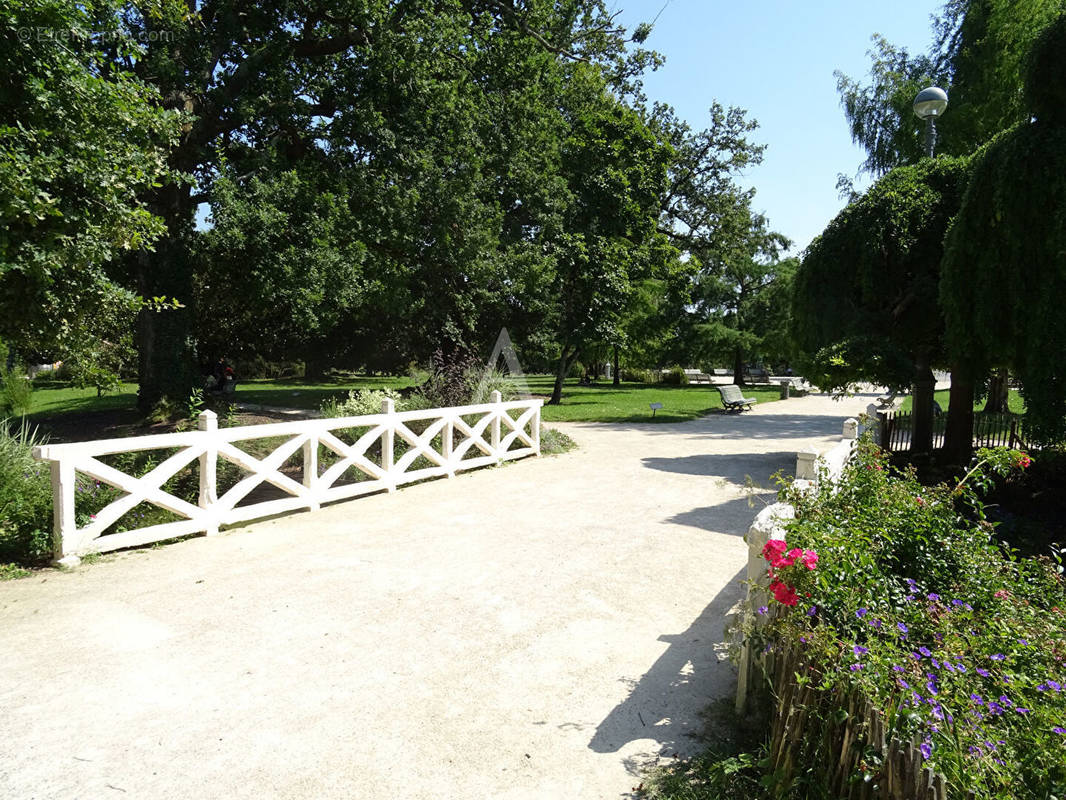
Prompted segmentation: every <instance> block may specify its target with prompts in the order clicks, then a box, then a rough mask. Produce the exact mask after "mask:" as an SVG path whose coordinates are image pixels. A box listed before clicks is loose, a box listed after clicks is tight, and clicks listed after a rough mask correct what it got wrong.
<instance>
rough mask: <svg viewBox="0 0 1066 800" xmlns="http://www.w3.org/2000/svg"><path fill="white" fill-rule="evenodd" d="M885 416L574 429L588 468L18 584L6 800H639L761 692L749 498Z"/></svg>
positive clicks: (3, 683) (6, 628)
mask: <svg viewBox="0 0 1066 800" xmlns="http://www.w3.org/2000/svg"><path fill="white" fill-rule="evenodd" d="M868 402H869V396H864V397H858V398H853V399H851V400H849V401H846V402H844V403H837V402H834V401H831V400H829V399H828V398H826V397H820V396H814V397H808V398H802V399H792V400H789V401H787V402H783V403H769V404H765V405H760V406H758V407H756V409H755V410H754V411H752V412H750V413H746V414H743V415H740V416H737V415H724V414H722V415H712V416H709V417H706V418H704V419H702V420H697V421H695V422H687V423H682V424H675V425H596V424H566V425H562V424H559V425H554V426H553V427H558V428H561V429H564V430H565V431H566V432H568V433H569V434H570V435H571V436H573V437H574V438H575V439H576V440H577V441H578V442H579V443H580V444H581V449H580V450H578V451H576V452H574V453H571V454H567V455H564V456H558V457H545V458H541V459H527V460H525V461H522V462H518V463H513V464H509V465H506V466H504V467H501V468H498V469H488V470H481V471H478V472H475V473H470V474H466V475H462V476H460V477H458V478H455V479H453V480H450V481H448V480H440V481H435V482H430V483H425V484H421V485H417V486H413V487H409V488H406V489H403V490H401V491H399V492H397V493H395V494H391V495H387V494H386V495H377V496H374V497H368V498H363V499H361V500H356V501H352V502H348V503H341V504H337V505H334V506H331V507H329V508H326V509H323V510H322V511H320V512H318V513H315V514H298V515H292V516H287V517H283V518H278V519H274V520H269V521H266V522H260V523H255V524H252V525H249V526H247V527H244V528H239V529H234V530H231V531H229V532H227V533H225V534H223V535H222V536H220V537H216V538H210V539H206V538H201V539H192V540H189V541H186V542H183V543H179V544H176V545H171V546H166V547H161V548H158V549H144V550H139V551H133V552H127V553H122V554H119V555H116V556H113V557H109V558H106V559H104V560H102V561H101V562H100V563H97V564H93V565H86V566H83V567H81V568H79V569H78V570H76V571H73V572H71V573H58V572H50V571H49V572H45V573H42V574H39V575H37V576H35V577H33V578H30V579H26V580H21V581H13V582H8V583H4V584H0V633H2V635H3V642H4V645H3V647H4V651H3V657H2V658H0V797H4V798H110V797H115V798H117V797H124V798H151V800H158V799H161V798H189V797H197V798H227V799H229V798H316V799H317V798H356V797H358V798H374V799H376V798H383V799H384V798H388V800H400V799H401V798H419V799H420V800H421V799H425V800H428V799H429V798H501V799H503V800H511V799H512V798H514V799H516V800H517V798H530V800H533V798H536V800H549V799H551V800H554V798H560V799H562V798H567V799H573V798H576V799H578V800H583V799H584V798H589V799H590V800H591V799H592V798H596V799H600V798H617V797H622V796H626V795H628V793H629V792H630V791H631V789H632V787H634V786H635V785H636V784H637V783H638V782H639V778H638V777H637V775H638V774H639V771H640V769H641V768H642V767H643V766H644V765H646V764H647V763H649V762H651V761H654V760H655V759H656V758H657V757H658V756H660V755H662V754H665V755H671V754H674V753H677V752H681V753H687V752H691V751H692V750H693V749H694V746H695V745H694V743H693V741H692V739H691V737H690V735H689V734H690V733H691V732H693V731H695V730H697V729H698V728H699V725H700V722H699V717H698V714H699V712H700V710H701V709H702V708H703V707H705V706H706V704H707V703H708V702H709V701H711V700H712V699H714V698H718V697H722V696H726V695H728V694H729V693H730V692H731V691H732V690H733V686H734V681H735V676H734V673H733V669H732V667H731V666H730V665H729V663H728V662H726V661H724V658H725V654H724V650H723V647H722V645H721V644H720V642H721V640H722V637H723V631H722V624H723V623H722V620H723V615H724V613H725V612H726V611H727V610H728V609H729V608H730V607H731V606H732V605H733V604H734V603H735V601H736V600H737V599H739V597H740V586H739V583H738V581H739V579H740V574H741V570H742V568H743V566H744V563H745V558H746V548H745V545H744V543H743V540H742V538H741V537H742V535H743V534H744V533H745V531H746V530H747V527H748V524H749V522H750V521H751V518H752V517H753V515H754V514H755V512H756V511H757V508H752V507H751V506H750V504H749V500H748V499H747V497H746V493H745V490H744V485H745V482H746V480H747V479H748V477H749V476H750V477H751V479H752V480H754V481H755V482H756V483H758V484H761V485H762V486H768V485H769V476H770V475H771V474H772V473H774V472H775V471H777V470H779V469H784V470H787V471H791V470H792V469H794V465H795V453H796V451H798V450H800V449H802V448H804V447H806V446H808V445H809V444H812V443H813V444H817V443H823V444H824V443H827V442H828V441H829V440H830V439H831V438H832V437H836V436H839V433H840V427H841V422H842V420H843V419H844V418H845V417H846V416H848V415H850V414H855V413H858V412H859V411H860V410H861V409H862V408H863V407H864V406H865V404H866V403H868ZM756 504H757V505H758V501H756Z"/></svg>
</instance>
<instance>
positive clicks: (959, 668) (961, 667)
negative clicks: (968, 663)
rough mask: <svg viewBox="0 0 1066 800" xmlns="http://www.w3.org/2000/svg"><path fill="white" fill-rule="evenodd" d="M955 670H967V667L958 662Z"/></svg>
mask: <svg viewBox="0 0 1066 800" xmlns="http://www.w3.org/2000/svg"><path fill="white" fill-rule="evenodd" d="M955 671H956V672H966V667H964V666H963V665H962V664H956V665H955Z"/></svg>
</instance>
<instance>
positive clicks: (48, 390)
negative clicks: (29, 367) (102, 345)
mask: <svg viewBox="0 0 1066 800" xmlns="http://www.w3.org/2000/svg"><path fill="white" fill-rule="evenodd" d="M136 407H137V384H135V383H123V384H121V385H120V387H119V390H118V391H117V392H114V393H112V394H105V395H104V396H103V397H97V396H96V389H91V388H90V389H75V388H74V387H72V386H69V385H66V384H65V383H63V382H60V381H56V382H49V383H46V384H44V386H43V387H41V388H38V387H36V386H35V387H34V389H33V397H32V399H31V404H30V413H29V417H30V419H31V420H40V419H46V418H48V417H54V416H56V415H57V414H70V413H75V412H85V411H115V410H124V409H133V408H136Z"/></svg>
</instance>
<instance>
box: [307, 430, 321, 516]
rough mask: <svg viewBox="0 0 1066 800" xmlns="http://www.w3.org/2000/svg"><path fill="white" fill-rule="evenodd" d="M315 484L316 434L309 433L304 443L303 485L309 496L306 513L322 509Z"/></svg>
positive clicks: (316, 463)
mask: <svg viewBox="0 0 1066 800" xmlns="http://www.w3.org/2000/svg"><path fill="white" fill-rule="evenodd" d="M316 483H318V434H317V433H309V434H307V441H306V442H304V478H303V484H304V486H305V487H306V488H307V491H308V493H309V494H310V495H311V497H310V500H308V503H307V510H308V511H318V509H319V508H321V507H322V506H321V504H320V503H319V500H318V495H317V493H316V492H315V488H316V487H315V484H316Z"/></svg>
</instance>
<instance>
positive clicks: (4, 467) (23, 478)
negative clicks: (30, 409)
mask: <svg viewBox="0 0 1066 800" xmlns="http://www.w3.org/2000/svg"><path fill="white" fill-rule="evenodd" d="M41 443H42V442H41V440H40V438H39V437H38V436H37V433H36V431H34V430H32V429H30V428H29V427H28V426H27V425H26V424H25V423H23V424H22V426H21V427H18V428H11V427H10V426H9V424H8V423H7V422H4V423H3V424H0V564H5V563H7V562H15V563H18V564H27V565H28V564H37V563H40V562H42V561H45V560H47V559H48V557H49V556H50V555H51V552H52V483H51V477H50V472H49V468H48V464H47V463H45V462H43V461H37V460H35V459H34V458H33V454H32V451H33V448H34V447H35V446H37V445H39V444H41Z"/></svg>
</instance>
